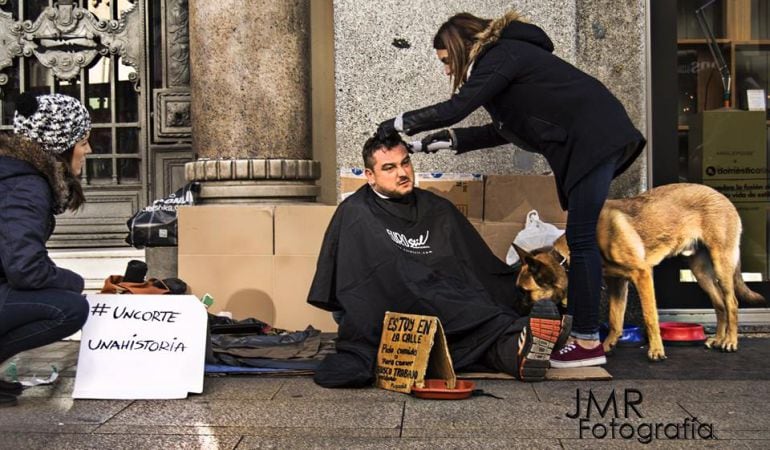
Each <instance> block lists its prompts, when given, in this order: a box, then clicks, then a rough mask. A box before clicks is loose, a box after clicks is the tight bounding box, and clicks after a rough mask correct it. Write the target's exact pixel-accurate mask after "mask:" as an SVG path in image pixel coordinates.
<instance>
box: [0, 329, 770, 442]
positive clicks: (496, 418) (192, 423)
mask: <svg viewBox="0 0 770 450" xmlns="http://www.w3.org/2000/svg"><path fill="white" fill-rule="evenodd" d="M762 341H764V343H766V344H767V345H768V346H770V339H768V340H764V339H763V340H762ZM77 346H78V344H77V343H75V342H60V343H57V344H54V345H51V346H48V347H45V348H42V349H38V350H35V351H32V352H28V353H26V354H23V355H21V357H20V358H18V360H17V366H18V368H19V374H20V375H21V376H22V377H24V376H29V375H31V374H32V373H35V374H37V375H47V374H48V372H49V371H50V365H51V363H55V364H56V365H57V367H59V368H60V370H61V375H62V377H61V379H60V381H59V382H58V383H57V384H56V385H54V386H38V387H34V388H30V389H28V390H27V391H25V393H24V394H23V395H22V396H21V397H20V398H19V405H18V406H16V407H12V408H2V409H0V448H3V449H4V448H41V449H42V448H45V449H58V448H62V449H78V448H94V449H96V448H98V449H121V448H130V449H147V448H161V449H168V448H212V449H217V448H222V449H232V448H238V449H243V448H290V449H294V448H441V449H443V448H463V449H465V448H485V449H486V448H506V449H508V448H527V449H536V448H568V449H571V448H575V449H578V448H586V449H589V448H590V449H593V448H613V449H614V448H627V447H628V448H632V447H643V448H729V449H739V448H770V426H768V425H770V393H769V392H768V391H770V389H769V388H770V383H769V382H768V381H767V380H757V379H726V380H708V379H702V380H692V379H689V380H687V379H685V380H681V379H668V380H655V379H644V380H640V379H633V378H628V377H627V376H624V377H623V378H624V379H622V380H618V379H616V380H614V381H611V382H574V381H573V382H568V381H564V382H545V383H536V384H523V383H519V382H516V381H510V380H479V381H478V382H477V384H478V387H480V388H482V389H483V390H484V391H486V392H488V393H492V394H494V395H496V396H498V397H502V398H503V399H495V398H491V397H474V398H471V399H468V400H462V401H429V400H419V399H416V398H412V397H410V396H407V395H403V394H398V393H393V392H387V391H382V390H378V389H374V388H371V389H360V390H351V389H342V390H329V389H323V388H320V387H318V386H316V385H315V384H314V383H313V381H312V379H311V378H309V377H284V378H270V377H259V376H228V377H209V378H206V381H205V390H204V393H203V394H201V395H192V396H190V397H189V398H187V399H186V400H164V401H143V400H141V401H140V400H137V401H126V400H73V399H72V398H71V393H72V387H73V384H74V378H73V377H74V365H75V363H76V358H77ZM679 356H680V358H678V359H679V360H680V362H679V363H678V364H680V365H682V366H686V365H687V364H688V361H687V358H686V357H683V356H682V355H679ZM670 360H671V358H670ZM666 364H668V362H667V363H666ZM764 364H767V363H766V362H765V363H764ZM669 367H670V366H669ZM3 370H4V368H3ZM669 370H670V369H669ZM714 370H720V368H719V367H715V368H714ZM610 371H611V372H612V370H610ZM626 375H628V374H626ZM762 378H768V377H762ZM589 389H590V390H591V392H592V393H593V398H594V399H595V400H596V401H597V403H598V404H599V405H600V406H604V405H605V403H606V402H607V399H608V398H609V395H608V394H609V393H610V392H612V391H613V390H614V392H615V393H616V394H617V397H616V400H617V403H616V404H617V412H618V416H619V418H617V419H616V420H615V426H614V428H613V425H612V422H611V419H612V415H613V408H612V406H610V410H609V411H608V412H607V415H606V417H605V418H600V417H598V416H599V413H598V412H597V410H596V409H595V408H593V409H592V411H591V419H590V421H588V422H587V425H586V427H587V428H588V430H587V431H584V432H583V436H582V439H581V435H580V433H581V432H580V424H581V422H580V420H579V419H580V417H578V418H575V419H572V418H570V417H568V416H567V415H568V414H571V413H572V412H573V411H574V410H575V395H576V392H577V391H578V390H579V391H580V397H581V417H583V418H584V417H585V415H586V414H585V405H586V404H587V403H588V398H589V397H588V392H589ZM626 392H628V394H629V399H630V400H632V402H633V401H636V404H635V405H632V407H630V408H629V409H628V418H626V417H625V412H626V411H625V404H624V403H623V397H624V394H625V393H626ZM640 396H641V397H640ZM610 405H611V404H610ZM634 408H635V409H634ZM636 412H638V413H639V415H641V416H642V417H639V416H638V415H637V414H636ZM692 417H697V419H698V421H699V422H697V423H696V425H697V424H699V426H696V425H690V426H689V428H688V427H686V426H683V425H682V424H685V423H688V424H689V423H691V421H692V419H691V418H692ZM687 418H690V420H689V421H688V422H685V419H687ZM597 424H599V425H597ZM677 424H680V425H679V426H680V427H679V428H676V426H677ZM709 426H710V428H709ZM592 427H594V428H592ZM656 427H657V431H658V438H657V439H652V443H651V444H648V445H643V444H642V443H640V442H639V441H640V439H641V440H644V436H646V435H647V431H648V430H650V431H652V433H654V432H655V429H656ZM592 430H595V431H596V433H598V434H601V433H602V431H603V430H606V431H607V433H608V437H605V438H604V439H595V438H592ZM612 431H614V432H615V434H616V438H615V439H610V438H609V435H611V434H610V433H612ZM709 431H710V433H711V434H712V435H713V436H714V437H715V438H716V439H712V440H703V439H692V438H691V437H692V433H693V432H695V433H696V434H697V433H698V432H700V433H701V434H702V435H707V434H709V433H708V432H709ZM630 433H633V436H631V434H630ZM623 436H625V437H628V438H627V439H624V438H623ZM667 436H670V437H678V439H669V438H667ZM684 438H687V439H684Z"/></svg>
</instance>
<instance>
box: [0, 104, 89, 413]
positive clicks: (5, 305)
mask: <svg viewBox="0 0 770 450" xmlns="http://www.w3.org/2000/svg"><path fill="white" fill-rule="evenodd" d="M90 130H91V118H90V116H89V114H88V111H87V110H86V108H85V107H84V106H83V105H82V104H81V103H80V102H79V101H77V100H75V99H74V98H72V97H67V96H64V95H60V94H53V95H42V96H39V97H34V96H32V95H30V94H22V95H21V96H20V97H19V99H18V101H17V110H16V114H15V116H14V120H13V131H14V133H15V135H7V134H0V364H2V363H3V362H5V361H6V360H8V359H9V358H10V357H12V356H14V355H16V354H17V353H20V352H23V351H25V350H30V349H33V348H36V347H41V346H43V345H47V344H50V343H52V342H55V341H58V340H59V339H62V338H64V337H67V336H69V335H71V334H73V333H75V332H76V331H78V330H79V329H80V328H81V327H82V326H83V324H84V323H85V321H86V317H87V316H88V302H87V301H86V299H85V297H83V295H82V291H83V278H82V277H81V276H80V275H78V274H76V273H74V272H72V271H69V270H67V269H62V268H59V267H56V264H54V263H53V261H51V259H50V258H49V257H48V251H47V250H46V247H45V244H46V241H48V238H49V237H50V236H51V233H53V229H54V226H55V224H56V221H55V219H54V215H56V214H60V213H63V212H64V211H66V210H71V211H75V210H77V209H78V208H80V206H81V205H82V204H83V202H84V201H85V197H84V196H83V190H82V188H81V186H80V180H79V176H80V173H81V171H82V169H83V164H84V162H85V155H86V154H87V153H91V146H90V145H89V143H88V137H89V133H90ZM21 390H22V386H21V385H20V384H19V383H16V382H8V381H4V380H0V406H12V405H15V404H16V403H17V400H16V397H17V396H18V395H19V394H21Z"/></svg>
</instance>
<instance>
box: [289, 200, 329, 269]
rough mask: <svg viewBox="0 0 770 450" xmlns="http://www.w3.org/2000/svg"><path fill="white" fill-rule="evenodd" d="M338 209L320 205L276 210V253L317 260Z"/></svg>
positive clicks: (310, 204)
mask: <svg viewBox="0 0 770 450" xmlns="http://www.w3.org/2000/svg"><path fill="white" fill-rule="evenodd" d="M336 210H337V207H336V206H329V205H320V204H318V203H305V204H291V205H278V206H276V207H275V254H276V255H308V256H313V257H317V256H318V253H319V252H320V251H321V243H322V242H323V237H324V233H326V228H327V227H328V226H329V222H330V221H331V218H332V216H333V215H334V211H336Z"/></svg>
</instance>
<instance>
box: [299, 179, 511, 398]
mask: <svg viewBox="0 0 770 450" xmlns="http://www.w3.org/2000/svg"><path fill="white" fill-rule="evenodd" d="M414 193H415V196H416V199H415V201H416V208H417V216H416V217H415V218H414V220H403V218H400V217H397V215H394V214H393V213H392V211H389V210H386V209H385V206H384V205H383V204H382V201H381V200H379V199H378V198H377V197H376V194H374V193H373V191H372V189H371V188H370V187H369V185H364V186H363V187H362V188H361V189H359V190H358V191H357V192H356V193H355V194H353V195H352V196H350V197H349V198H347V199H346V200H345V201H344V202H342V203H341V204H340V205H339V207H338V208H337V211H336V213H335V214H334V217H333V218H332V221H331V223H330V224H329V228H328V229H327V231H326V235H325V236H324V241H323V245H322V247H321V252H320V255H319V257H318V267H317V269H316V273H315V277H314V278H313V283H312V285H311V287H310V293H309V295H308V302H309V303H310V304H312V305H315V306H317V307H319V308H323V309H326V310H329V311H338V310H343V311H345V316H344V318H343V320H342V323H341V324H340V326H339V335H338V336H339V337H338V340H337V345H336V346H337V353H336V354H332V355H329V356H327V357H326V359H325V360H324V361H323V363H322V364H321V366H320V367H319V369H318V371H317V372H316V376H315V381H316V382H317V383H318V384H320V385H322V386H325V387H341V386H349V387H358V386H365V385H368V384H371V383H372V382H373V381H374V369H375V363H376V357H377V347H378V345H379V342H380V335H381V334H382V321H383V318H384V316H385V312H386V311H393V312H400V313H410V314H422V315H431V316H436V317H438V318H439V319H440V320H441V324H442V326H443V328H444V332H445V335H446V337H447V342H448V345H449V351H450V354H451V356H452V361H453V362H454V366H455V368H456V369H458V370H461V369H463V368H467V367H469V366H471V365H474V364H475V363H478V362H479V360H480V359H481V357H482V355H484V353H485V352H486V351H487V350H488V349H489V347H490V346H491V345H492V344H493V343H494V342H495V341H496V340H497V338H498V337H499V336H500V335H501V334H502V333H503V332H504V331H506V330H507V329H508V328H509V327H510V326H511V325H512V324H513V323H514V321H515V320H516V319H517V318H518V317H519V314H518V312H517V308H520V307H522V306H524V305H520V304H519V303H517V302H518V301H520V299H519V297H518V296H517V291H516V287H515V282H516V272H515V270H514V269H511V268H510V267H508V266H507V265H506V264H505V263H503V262H502V261H500V260H499V259H498V258H497V257H495V256H494V254H493V253H492V252H491V251H490V250H489V248H488V247H487V246H486V244H485V243H484V241H483V240H482V239H481V236H479V234H478V232H476V230H475V229H474V228H473V226H472V225H471V224H470V223H469V222H468V220H467V219H465V217H463V216H462V214H460V212H459V211H458V210H457V208H455V207H454V205H452V204H451V203H450V202H449V201H447V200H446V199H443V198H441V197H438V196H437V195H435V194H433V193H430V192H427V191H423V190H420V189H415V190H414Z"/></svg>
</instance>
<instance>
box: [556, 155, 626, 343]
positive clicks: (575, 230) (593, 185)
mask: <svg viewBox="0 0 770 450" xmlns="http://www.w3.org/2000/svg"><path fill="white" fill-rule="evenodd" d="M615 159H616V158H612V159H611V160H609V161H607V162H605V163H604V164H602V165H600V166H599V167H597V168H596V169H594V170H593V171H592V172H590V173H589V174H588V175H586V176H585V177H583V178H582V179H581V180H580V181H579V182H578V183H577V184H576V185H575V187H573V188H572V190H571V191H570V192H569V212H568V215H567V230H566V234H567V244H568V245H569V252H570V262H569V273H568V274H567V276H568V286H569V295H568V297H569V299H568V303H567V309H568V311H569V313H570V314H572V316H573V322H572V333H571V334H572V336H573V337H576V338H580V339H599V301H600V300H601V289H602V257H601V253H599V244H598V243H597V241H596V223H597V221H598V220H599V212H601V210H602V207H603V206H604V202H605V200H607V195H608V194H609V190H610V183H611V182H612V177H613V175H614V173H615V169H616V161H615Z"/></svg>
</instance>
